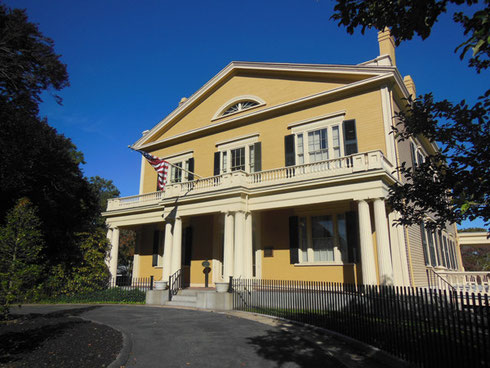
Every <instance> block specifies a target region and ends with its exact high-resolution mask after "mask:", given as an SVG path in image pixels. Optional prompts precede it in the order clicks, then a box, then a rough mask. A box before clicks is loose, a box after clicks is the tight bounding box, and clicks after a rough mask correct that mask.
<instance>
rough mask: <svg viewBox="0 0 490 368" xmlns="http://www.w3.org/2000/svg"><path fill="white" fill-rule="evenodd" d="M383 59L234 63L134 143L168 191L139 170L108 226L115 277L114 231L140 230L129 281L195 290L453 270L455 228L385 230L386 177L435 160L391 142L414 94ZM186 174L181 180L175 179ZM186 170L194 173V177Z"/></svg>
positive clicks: (383, 46) (391, 58) (388, 49)
mask: <svg viewBox="0 0 490 368" xmlns="http://www.w3.org/2000/svg"><path fill="white" fill-rule="evenodd" d="M378 38H379V46H380V56H378V57H376V58H375V59H374V60H370V61H367V62H364V63H361V64H357V65H311V64H287V63H257V62H231V63H230V64H229V65H228V66H226V67H225V68H224V69H223V70H221V71H220V72H219V73H218V74H217V75H216V76H215V77H214V78H212V79H211V80H210V81H209V82H207V83H206V84H205V85H204V86H202V87H201V88H200V89H199V90H198V91H197V92H195V93H194V94H193V95H192V96H191V97H189V98H188V99H185V98H183V99H182V100H181V102H180V104H179V106H178V107H177V108H176V109H175V110H174V111H173V112H172V113H171V114H170V115H168V116H167V117H165V118H164V119H163V120H162V121H160V122H159V123H158V124H156V125H155V126H154V127H153V128H151V129H150V130H146V131H145V132H144V133H143V136H142V137H141V138H140V139H139V140H138V141H136V142H135V143H134V144H133V145H132V148H134V149H138V150H142V151H145V152H148V153H150V154H152V155H154V156H158V157H161V158H164V159H165V160H167V161H168V162H170V163H171V164H172V168H171V170H170V172H169V177H168V182H167V186H166V189H165V191H163V192H162V191H156V187H157V174H156V172H155V170H154V169H153V168H152V167H151V166H150V165H149V164H148V163H147V162H146V160H145V159H144V158H142V161H141V173H140V175H141V180H140V189H139V194H138V195H135V196H131V197H124V198H115V199H111V200H110V201H109V203H108V207H107V211H106V212H104V216H105V217H106V220H107V225H108V227H109V233H108V237H109V239H110V240H111V242H112V245H113V246H112V250H111V254H110V260H109V263H110V269H111V273H112V275H113V276H115V274H116V272H117V271H116V269H117V250H118V243H119V231H120V229H132V230H135V231H136V233H137V241H136V249H135V255H134V266H133V277H148V276H150V275H152V276H154V277H155V280H163V281H166V280H168V278H169V276H170V275H172V274H173V273H175V272H176V271H178V270H182V272H183V275H184V282H185V283H186V284H187V285H190V286H203V285H204V277H205V274H204V273H203V269H204V267H203V262H204V261H206V260H208V261H209V263H210V268H211V271H210V273H209V280H210V283H211V286H213V285H214V284H215V283H217V282H223V281H228V279H229V277H230V276H233V277H235V278H240V277H241V278H247V279H250V278H260V279H275V280H312V281H334V282H344V283H365V284H394V285H407V286H408V285H412V286H426V285H427V275H426V270H427V268H434V269H447V270H459V269H461V260H460V257H459V256H458V254H459V251H458V245H457V236H456V232H455V227H454V226H452V225H451V226H448V227H447V229H446V230H445V231H442V232H437V233H431V232H428V231H426V230H425V229H424V228H423V226H413V227H408V228H404V227H401V226H393V224H394V222H395V221H396V219H397V217H398V216H399V215H398V214H397V213H395V212H393V211H391V209H390V208H389V207H388V206H387V204H386V203H385V198H386V197H387V194H388V189H389V186H390V184H392V183H394V182H395V181H399V180H403V179H402V178H401V177H400V175H399V173H398V172H397V171H396V167H397V166H398V165H399V164H400V163H401V162H407V163H408V164H409V165H413V164H416V163H417V162H418V161H419V160H423V157H424V155H426V154H427V153H428V152H431V151H433V150H434V149H437V147H435V146H434V145H432V144H431V143H429V142H428V141H427V140H425V139H423V138H422V137H420V139H414V140H412V141H405V142H403V143H399V142H397V141H396V140H395V138H394V136H393V134H390V132H391V126H392V124H394V123H396V113H397V111H399V110H400V109H401V108H403V106H404V105H405V102H406V99H407V98H408V97H409V96H410V95H415V86H414V83H413V81H412V79H411V78H410V77H409V76H406V77H405V78H402V76H401V75H400V72H399V71H398V69H397V68H396V65H395V48H394V44H393V39H392V38H391V37H390V36H389V33H387V32H382V33H379V36H378ZM179 168H183V169H185V170H186V171H184V170H179ZM189 172H192V173H195V174H194V175H193V174H190V173H189Z"/></svg>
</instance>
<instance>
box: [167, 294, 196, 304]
mask: <svg viewBox="0 0 490 368" xmlns="http://www.w3.org/2000/svg"><path fill="white" fill-rule="evenodd" d="M172 301H179V302H188V303H195V302H196V301H197V295H180V294H177V295H174V296H173V297H172Z"/></svg>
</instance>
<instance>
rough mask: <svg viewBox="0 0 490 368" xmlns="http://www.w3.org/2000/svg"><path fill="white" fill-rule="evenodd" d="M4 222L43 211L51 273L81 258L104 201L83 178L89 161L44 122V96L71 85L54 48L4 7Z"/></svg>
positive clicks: (0, 201) (21, 14) (0, 86)
mask: <svg viewBox="0 0 490 368" xmlns="http://www.w3.org/2000/svg"><path fill="white" fill-rule="evenodd" d="M0 45H1V47H0V188H2V190H1V191H0V221H2V220H3V219H4V218H5V215H6V213H7V211H8V210H10V209H11V208H12V207H13V206H14V205H15V203H16V201H17V200H18V199H19V198H21V197H28V198H29V199H30V200H31V201H32V203H33V204H34V205H35V206H36V207H37V208H38V210H39V213H38V215H39V217H40V218H41V219H42V227H41V231H42V233H43V234H44V235H45V241H46V247H45V248H44V250H43V253H44V256H45V259H46V261H47V262H49V264H50V265H56V264H58V263H64V262H71V261H72V260H73V259H77V258H79V257H80V256H81V254H80V251H79V249H77V248H76V239H75V235H74V234H75V233H77V232H84V231H91V230H92V229H93V227H94V224H95V222H96V219H97V218H98V216H99V211H98V198H97V196H96V195H95V193H94V192H93V190H92V188H91V186H90V184H89V183H88V181H87V180H86V179H85V178H84V177H83V174H82V171H81V170H80V168H79V164H80V163H83V154H81V152H79V151H77V149H76V147H75V145H74V144H73V142H72V141H71V140H70V139H68V138H66V137H64V136H63V135H61V134H58V133H57V132H56V130H55V129H53V128H52V127H50V126H49V125H48V123H47V121H46V120H45V119H40V118H39V116H38V112H39V107H38V105H39V103H40V102H41V94H42V93H43V91H46V90H48V89H50V90H61V89H62V88H64V87H66V86H68V85H69V83H68V74H67V71H66V66H65V65H64V64H63V63H61V61H60V56H59V55H57V54H56V53H55V51H54V43H53V41H52V40H50V39H49V38H47V37H45V36H43V35H42V34H41V33H40V31H39V29H38V27H37V25H35V24H33V23H30V22H29V21H28V19H27V15H26V12H25V10H19V9H13V10H11V9H9V8H7V7H6V6H5V5H2V4H0Z"/></svg>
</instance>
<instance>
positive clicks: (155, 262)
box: [151, 230, 160, 267]
mask: <svg viewBox="0 0 490 368" xmlns="http://www.w3.org/2000/svg"><path fill="white" fill-rule="evenodd" d="M159 241H160V231H158V230H155V231H154V232H153V258H152V261H151V265H152V266H153V267H155V266H158V243H159Z"/></svg>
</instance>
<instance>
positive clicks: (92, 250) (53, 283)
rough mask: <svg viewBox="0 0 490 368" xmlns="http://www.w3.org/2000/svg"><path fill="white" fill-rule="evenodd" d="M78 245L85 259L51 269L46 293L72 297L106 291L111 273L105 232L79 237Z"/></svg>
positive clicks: (81, 234)
mask: <svg viewBox="0 0 490 368" xmlns="http://www.w3.org/2000/svg"><path fill="white" fill-rule="evenodd" d="M77 245H78V248H79V249H80V251H81V254H82V257H81V258H80V259H78V260H76V261H75V262H73V264H71V265H66V264H58V265H56V266H55V267H53V268H52V273H51V277H50V278H49V280H48V281H47V283H46V290H48V293H49V294H50V295H51V294H53V293H54V294H58V295H67V296H73V295H77V294H80V293H89V292H92V291H96V290H102V289H105V288H106V287H107V285H108V282H109V277H110V274H109V270H108V268H107V265H106V263H105V257H106V254H107V249H108V247H109V244H108V241H107V238H106V236H105V234H104V233H103V230H101V229H99V230H98V231H96V232H94V233H80V234H77Z"/></svg>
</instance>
